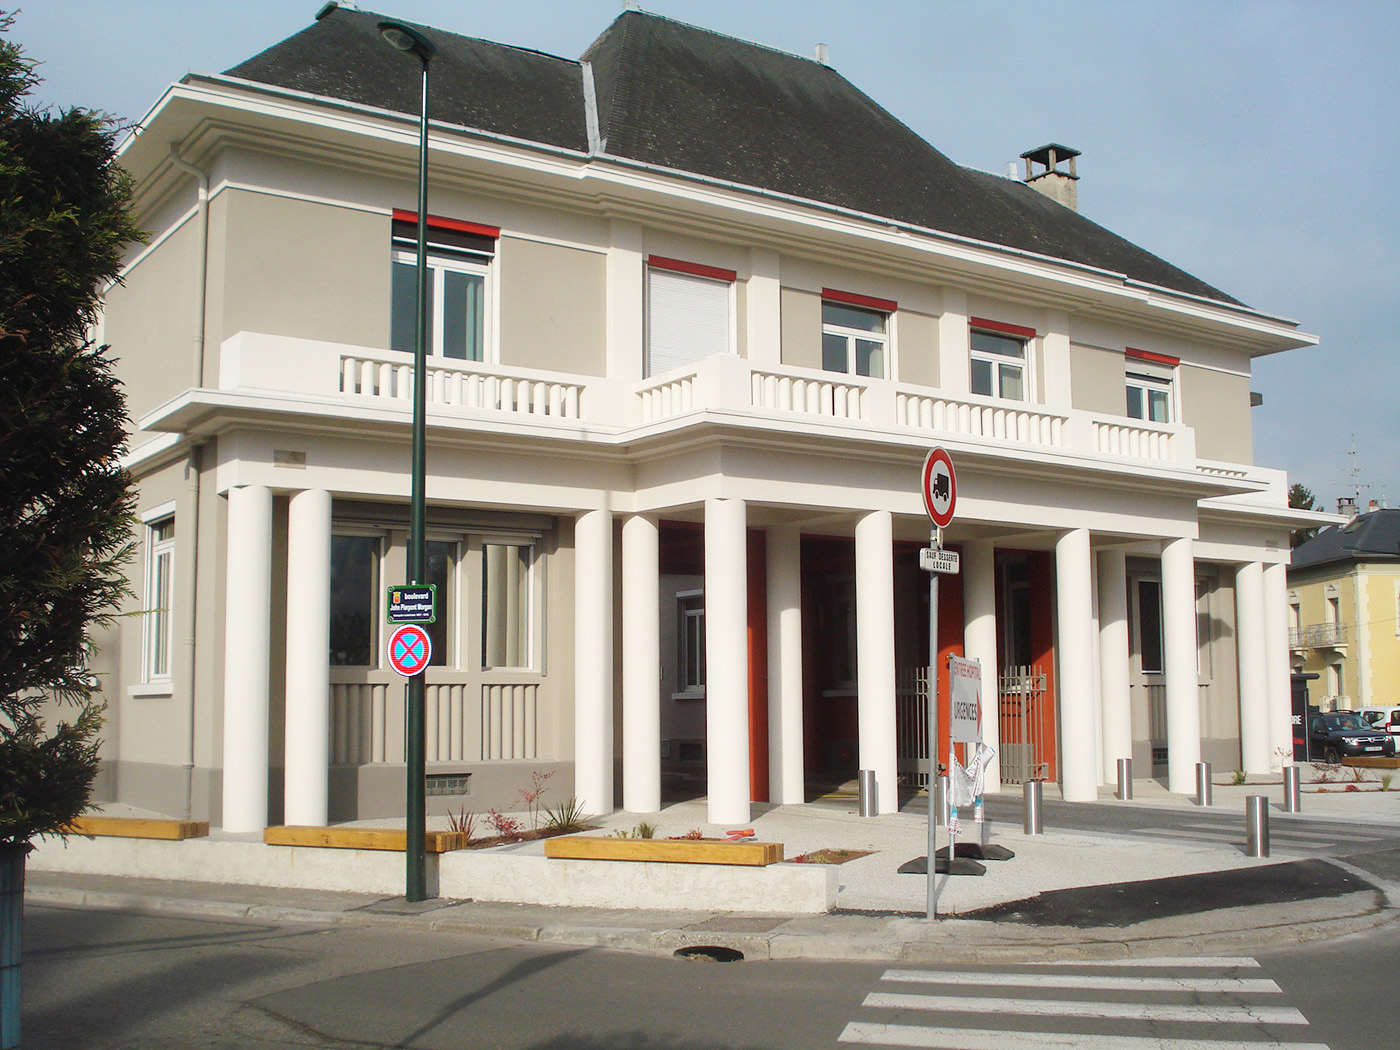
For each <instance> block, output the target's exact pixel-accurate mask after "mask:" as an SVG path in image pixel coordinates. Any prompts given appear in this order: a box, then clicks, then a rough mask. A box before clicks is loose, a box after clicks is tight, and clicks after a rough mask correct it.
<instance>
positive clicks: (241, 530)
mask: <svg viewBox="0 0 1400 1050" xmlns="http://www.w3.org/2000/svg"><path fill="white" fill-rule="evenodd" d="M227 576H228V580H227V584H226V586H225V592H224V603H225V615H224V622H225V626H224V797H223V810H224V830H225V831H231V832H240V833H241V832H250V831H261V830H262V829H263V828H265V827H266V826H267V754H268V747H267V710H268V690H269V684H268V683H269V671H270V670H271V636H270V633H271V630H272V492H271V491H270V490H269V489H267V488H264V487H263V486H261V485H249V486H245V487H240V488H234V489H230V490H229V493H228V573H227ZM327 655H328V658H329V654H327Z"/></svg>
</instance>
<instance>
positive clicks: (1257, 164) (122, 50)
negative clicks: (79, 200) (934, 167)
mask: <svg viewBox="0 0 1400 1050" xmlns="http://www.w3.org/2000/svg"><path fill="white" fill-rule="evenodd" d="M21 3H23V4H24V7H22V8H21V10H20V13H19V16H18V19H17V22H16V25H15V27H14V29H13V31H12V32H13V37H14V39H15V40H17V41H18V42H19V43H21V44H22V45H23V46H24V47H25V49H26V50H27V51H28V53H29V54H30V56H31V57H33V58H36V59H39V60H41V61H42V62H44V65H43V67H42V68H41V73H42V74H43V76H44V77H45V83H44V84H43V85H42V86H41V88H40V90H39V98H40V100H42V101H45V102H51V103H53V104H56V105H58V106H69V105H82V106H87V107H91V108H97V109H104V110H107V111H108V112H110V113H113V114H115V115H117V116H119V117H122V118H125V119H127V120H129V121H134V120H139V119H140V117H141V116H142V115H143V114H144V113H145V112H146V111H147V109H149V107H150V106H151V105H152V104H153V103H154V102H155V101H156V100H157V99H158V98H159V96H160V93H161V91H162V90H163V89H164V87H165V86H166V85H167V84H169V83H170V82H172V81H175V80H178V79H179V78H180V77H181V76H183V75H184V74H185V73H186V72H187V71H189V70H195V71H198V72H221V71H223V70H224V69H227V68H228V67H230V66H232V65H234V64H236V63H237V62H239V61H241V60H242V59H244V58H247V57H249V56H251V55H253V54H256V53H257V52H259V51H261V50H263V49H264V48H266V47H268V46H270V45H272V44H274V43H276V42H277V41H279V40H281V39H283V38H285V37H287V36H289V35H291V34H292V33H294V32H296V31H297V30H299V29H301V28H302V27H304V26H305V25H308V24H310V22H311V21H312V20H313V18H314V16H315V14H316V12H317V10H319V8H320V7H321V0H122V2H120V3H118V2H116V0H12V2H11V3H8V4H6V0H0V4H5V6H19V5H20V4H21ZM359 6H360V7H361V8H362V9H371V10H377V11H381V12H384V13H387V14H393V15H396V16H399V17H402V18H405V19H409V20H412V21H416V22H422V23H426V24H428V25H432V26H437V27H440V28H442V29H447V30H451V31H453V32H458V33H464V34H466V35H469V36H479V37H484V38H487V39H491V40H498V41H502V42H504V43H510V44H518V45H520V46H523V47H529V48H534V49H537V50H540V51H547V52H551V53H554V54H559V55H564V56H566V57H569V58H577V57H578V56H579V55H580V54H581V53H582V52H583V50H584V49H585V48H586V47H587V46H588V44H589V43H590V42H591V41H592V40H593V39H594V38H595V37H596V36H597V35H598V34H599V33H600V32H602V30H603V29H604V28H605V27H606V26H607V24H608V23H609V22H610V21H611V19H612V18H613V17H614V16H615V15H616V14H617V13H618V12H619V11H621V10H622V7H623V5H622V3H621V0H508V2H500V0H492V2H474V0H374V2H373V3H370V2H368V0H366V2H362V3H361V4H360V5H359ZM641 6H642V7H644V8H645V9H647V10H649V11H655V12H657V13H659V14H663V15H668V16H670V17H673V18H679V19H682V20H684V21H687V22H692V23H694V24H697V25H701V26H705V27H708V28H711V29H715V30H718V31H720V32H724V33H730V34H732V35H734V36H738V37H742V38H744V39H748V40H754V41H757V42H759V43H763V44H767V45H769V46H772V47H777V48H781V49H783V50H786V51H793V52H798V53H801V54H811V53H812V49H813V48H814V46H815V45H816V44H817V43H825V44H827V45H828V46H829V48H830V55H831V63H832V65H834V66H835V67H836V68H837V69H838V70H839V71H840V72H841V73H843V74H844V75H845V76H846V77H847V78H848V79H850V80H851V81H852V82H854V83H855V84H856V85H857V86H858V87H860V88H861V89H862V90H864V91H865V92H866V93H867V94H869V95H870V96H871V97H873V98H874V99H875V100H876V101H878V102H880V103H881V104H882V105H884V106H885V107H886V108H887V109H889V110H890V111H892V112H893V113H894V114H895V115H896V116H898V117H899V118H900V119H902V120H903V121H904V122H905V123H907V124H908V125H909V126H910V127H912V128H914V130H916V131H917V132H919V133H920V134H921V135H923V136H924V137H925V138H926V139H928V141H929V142H931V143H932V144H933V145H934V146H935V147H937V148H938V149H940V150H942V151H943V152H944V153H945V154H947V155H948V156H950V157H951V158H952V159H953V160H956V161H958V162H959V163H962V164H967V165H970V166H973V167H978V168H984V169H987V170H990V171H1000V170H1001V169H1002V167H1003V166H1004V164H1005V163H1006V162H1007V161H1008V160H1012V159H1014V158H1016V157H1017V156H1018V155H1019V154H1020V153H1021V152H1022V151H1023V150H1026V149H1030V148H1032V147H1035V146H1039V145H1042V144H1044V143H1046V142H1052V141H1053V142H1063V143H1065V144H1067V145H1070V146H1073V147H1075V148H1076V149H1079V150H1081V151H1082V152H1083V156H1082V157H1081V158H1080V161H1079V173H1080V176H1081V180H1080V186H1079V193H1080V197H1079V200H1080V210H1081V211H1082V212H1083V213H1084V214H1086V215H1087V216H1089V217H1090V218H1092V219H1094V220H1095V221H1096V222H1099V223H1101V224H1102V225H1104V226H1107V227H1109V228H1110V229H1112V230H1114V231H1116V232H1118V233H1120V234H1122V235H1124V236H1126V237H1128V238H1129V239H1131V240H1134V241H1136V242H1137V243H1138V244H1141V245H1142V246H1143V247H1145V248H1147V249H1149V250H1150V251H1153V252H1155V253H1157V254H1158V255H1161V256H1163V257H1164V258H1166V259H1167V260H1169V261H1171V262H1173V263H1175V264H1176V265H1178V266H1180V267H1182V268H1183V269H1185V270H1187V271H1189V272H1191V273H1194V274H1196V275H1197V276H1199V277H1201V278H1202V279H1204V280H1206V281H1209V282H1210V283H1211V284H1213V285H1215V286H1216V287H1218V288H1222V289H1224V290H1225V291H1227V292H1229V293H1230V294H1232V295H1234V296H1236V297H1237V298H1239V299H1242V300H1243V301H1245V302H1247V303H1249V304H1250V305H1251V306H1253V307H1255V308H1257V309H1260V310H1263V311H1265V312H1267V313H1273V314H1279V315H1282V316H1285V317H1291V318H1294V319H1296V320H1298V321H1300V322H1302V327H1303V329H1304V330H1305V331H1308V332H1311V333H1314V334H1316V335H1318V336H1319V337H1321V343H1320V344H1319V345H1318V346H1317V347H1316V348H1314V349H1309V350H1297V351H1291V352H1289V353H1286V354H1282V355H1277V356H1274V357H1269V358H1265V359H1263V360H1261V361H1260V362H1258V363H1257V364H1256V367H1255V376H1254V382H1253V388H1254V389H1255V390H1256V391H1259V392H1260V393H1262V394H1263V395H1264V405H1263V406H1262V407H1261V408H1256V409H1255V410H1254V429H1255V444H1256V450H1255V458H1256V461H1257V462H1260V463H1263V464H1266V465H1268V466H1274V467H1282V468H1284V469H1286V470H1288V472H1289V474H1290V477H1291V479H1292V480H1294V481H1299V482H1302V483H1303V484H1305V485H1307V486H1308V487H1309V488H1311V489H1312V490H1313V491H1314V492H1315V493H1316V494H1317V495H1318V496H1319V498H1321V499H1322V500H1323V501H1325V503H1326V505H1327V507H1328V508H1329V509H1331V508H1333V507H1334V506H1335V501H1336V498H1337V497H1338V496H1339V495H1343V494H1346V493H1348V492H1350V491H1352V490H1353V488H1354V486H1355V484H1356V483H1357V482H1358V481H1359V483H1360V484H1361V485H1363V486H1368V487H1365V488H1363V489H1362V491H1361V498H1362V501H1363V505H1364V503H1365V501H1366V500H1368V499H1380V498H1382V497H1385V499H1386V501H1387V503H1388V504H1389V505H1391V506H1395V505H1400V440H1397V439H1398V438H1400V412H1397V406H1396V399H1397V393H1400V340H1397V337H1396V335H1395V333H1394V332H1392V331H1391V329H1392V328H1394V327H1396V320H1397V318H1396V315H1397V312H1400V194H1397V193H1396V192H1394V190H1393V183H1394V180H1395V174H1396V170H1395V169H1396V164H1397V161H1400V118H1398V117H1397V113H1398V112H1400V107H1398V106H1397V102H1400V60H1397V56H1400V3H1396V2H1395V0H1132V2H1122V0H1067V2H1065V3H1061V4H1046V3H1043V2H1035V0H979V2H975V3H974V2H970V0H863V2H855V0H843V2H835V0H649V2H643V3H642V5H641ZM1353 438H1354V440H1355V445H1356V456H1355V459H1354V463H1355V466H1356V467H1357V468H1358V469H1359V477H1356V478H1353V475H1352V466H1353V458H1352V457H1351V456H1350V455H1349V452H1350V449H1351V446H1352V441H1353Z"/></svg>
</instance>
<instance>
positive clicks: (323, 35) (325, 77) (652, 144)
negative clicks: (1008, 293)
mask: <svg viewBox="0 0 1400 1050" xmlns="http://www.w3.org/2000/svg"><path fill="white" fill-rule="evenodd" d="M383 17H384V16H382V15H378V14H374V13H372V12H368V11H356V10H350V9H346V8H340V7H335V6H333V5H327V9H326V10H325V12H324V13H323V15H322V16H321V17H319V18H318V20H317V21H316V22H315V23H314V24H313V25H311V26H309V27H308V28H306V29H304V30H302V31H301V32H300V33H297V34H295V35H293V36H291V37H289V38H287V39H286V40H284V41H282V42H281V43H279V44H276V45H274V46H273V47H270V48H268V49H267V50H266V51H264V52H262V53H261V54H259V55H256V56H254V57H253V58H250V59H248V60H247V61H246V62H242V63H240V64H238V65H236V66H234V67H233V68H232V69H230V70H228V71H227V72H228V75H230V76H234V77H239V78H242V79H246V80H250V81H255V82H258V83H263V84H268V85H272V86H276V87H281V88H290V89H294V90H297V91H302V92H307V93H309V94H312V95H320V96H324V97H328V98H335V99H342V100H345V101H349V102H356V103H360V104H363V105H367V106H373V107H377V108H381V109H387V110H392V111H396V112H401V113H408V114H417V112H418V109H419V101H420V96H419V89H420V81H419V78H418V77H417V76H416V75H415V74H416V71H417V70H416V67H415V66H414V65H413V64H412V62H411V60H410V59H408V58H407V57H406V56H405V55H403V54H400V53H396V52H394V51H393V50H392V49H390V48H389V47H387V46H386V45H385V44H384V42H383V40H382V39H381V37H380V34H379V32H378V29H377V23H378V22H379V21H380V20H381V19H382V18H383ZM419 28H420V29H421V30H422V32H423V33H424V34H425V35H426V36H428V37H429V39H431V40H432V42H433V43H434V44H435V45H436V46H437V48H438V54H437V56H436V57H435V58H434V59H433V61H432V67H431V73H432V87H431V91H430V94H429V115H430V117H431V118H432V119H433V120H435V121H441V122H443V123H446V124H453V125H459V126H461V127H463V128H465V129H469V130H480V131H486V132H490V133H493V134H498V135H505V136H509V137H512V138H517V139H523V140H525V141H527V142H536V143H540V144H543V145H547V146H552V147H556V148H563V149H568V150H575V151H578V152H580V153H587V152H589V151H590V143H589V134H588V109H587V107H588V104H589V98H588V93H587V92H586V90H585V77H584V63H587V64H588V66H589V67H590V69H591V73H592V79H593V85H594V92H593V94H594V100H595V102H596V111H597V127H598V136H597V141H596V142H595V144H594V147H595V148H594V149H593V152H594V153H596V154H598V155H603V156H608V157H615V158H621V159H626V160H630V161H637V162H642V163H645V164H649V165H655V166H657V167H661V168H668V169H673V170H676V171H678V172H688V173H693V174H697V175H702V176H706V177H709V178H714V179H720V180H724V181H727V182H732V183H736V184H738V185H741V186H746V187H752V188H755V189H759V190H766V191H771V192H776V193H780V194H784V195H789V196H792V197H796V198H800V199H805V200H809V201H813V202H817V203H820V204H825V205H832V206H836V207H839V208H844V209H850V210H853V211H857V212H861V213H865V214H868V215H872V216H876V217H879V218H884V219H889V220H893V221H895V222H898V223H902V224H908V225H912V226H918V227H923V228H926V229H930V230H934V231H938V232H942V233H947V234H952V235H954V236H957V237H964V238H971V239H973V240H977V241H983V242H989V243H991V244H995V245H1000V246H1004V247H1006V248H1011V249H1015V250H1018V251H1024V252H1031V253H1034V254H1037V255H1042V256H1048V257H1050V258H1054V259H1060V260H1063V261H1065V262H1069V263H1074V264H1078V265H1082V266H1089V267H1093V268H1096V269H1101V270H1107V271H1111V272H1114V273H1120V274H1123V275H1125V276H1126V277H1128V278H1130V279H1132V280H1135V281H1139V282H1143V283H1146V284H1151V285H1158V286H1161V287H1164V288H1167V289H1171V290H1173V291H1177V292H1183V293H1186V294H1188V295H1193V296H1201V297H1204V298H1208V299H1214V300H1217V301H1221V302H1225V303H1232V304H1236V305H1238V304H1239V303H1238V300H1236V299H1234V298H1233V297H1231V296H1229V295H1227V294H1226V293H1224V292H1222V291H1220V290H1219V289H1217V288H1214V287H1212V286H1211V285H1209V284H1207V283H1205V282H1204V281H1201V280H1199V279H1198V278H1196V277H1193V276H1192V275H1191V274H1188V273H1186V272H1185V271H1183V270H1181V269H1178V268H1177V267H1175V266H1173V265H1171V264H1170V263H1168V262H1166V261H1165V260H1163V259H1160V258H1158V257H1157V256H1156V255H1153V254H1152V253H1151V252H1148V251H1146V250H1144V249H1142V248H1140V247H1138V246H1137V245H1135V244H1133V243H1132V242H1130V241H1128V240H1126V239H1124V238H1122V237H1119V236H1118V235H1117V234H1115V233H1113V232H1111V231H1109V230H1107V229H1105V228H1104V227H1102V226H1100V225H1098V224H1097V223H1095V222H1092V221H1091V220H1089V219H1087V218H1085V217H1084V216H1083V215H1080V214H1079V213H1078V212H1076V211H1074V210H1072V209H1070V208H1067V207H1064V206H1063V205H1060V204H1058V203H1056V202H1055V201H1053V200H1051V199H1049V198H1048V197H1046V196H1044V195H1043V194H1041V193H1039V192H1037V191H1036V190H1034V189H1031V188H1030V187H1028V186H1026V185H1024V184H1023V183H1021V182H1020V181H1019V180H1016V179H1008V178H1003V177H1001V176H997V175H991V174H988V173H986V172H981V171H976V170H974V169H971V168H966V167H963V166H961V165H959V164H956V163H954V162H953V161H952V160H950V159H949V158H947V157H946V156H944V155H943V154H942V153H940V152H939V151H938V150H936V149H934V148H933V146H931V145H929V144H928V143H927V142H925V141H924V140H923V139H922V138H920V137H919V136H918V135H916V134H915V133H914V132H913V131H911V130H910V129H909V128H908V127H906V126H905V125H904V124H902V123H901V122H900V121H899V120H897V119H896V118H895V117H894V116H893V115H892V114H890V113H889V112H888V111H886V110H885V109H884V108H882V107H881V106H880V105H879V104H878V103H876V102H875V101H874V100H872V99H871V98H870V97H869V96H867V95H866V94H864V93H863V92H862V91H860V90H859V89H858V88H857V87H856V86H855V85H853V84H852V83H850V82H849V81H848V80H846V79H845V77H843V76H841V74H839V73H837V72H836V71H835V70H834V69H832V68H830V67H828V66H825V65H823V64H821V63H819V62H817V61H814V60H812V59H807V58H802V57H799V56H796V55H791V54H787V53H785V52H781V51H776V50H773V49H772V48H768V47H764V46H762V45H759V44H753V43H749V42H747V41H743V40H738V39H735V38H733V37H729V36H725V35H723V34H720V33H715V32H711V31H709V30H706V29H700V28H697V27H695V26H691V25H687V24H685V23H682V22H677V21H674V20H672V19H669V18H664V17H661V16H659V15H654V14H648V13H645V12H641V11H627V12H624V13H623V14H622V15H620V16H619V17H618V18H617V19H616V20H615V21H614V22H613V23H612V24H611V25H610V26H609V27H608V28H607V30H606V31H604V33H603V34H602V35H601V36H600V37H599V38H598V39H597V40H596V41H595V42H594V43H593V44H592V46H590V47H589V48H588V50H587V51H586V52H585V53H584V56H583V59H582V61H573V60H570V59H564V58H559V57H556V56H553V55H547V54H544V53H542V52H539V51H532V50H528V49H526V48H520V47H512V46H510V45H506V44H497V43H491V42H489V41H485V40H477V39H474V38H471V37H465V36H460V35H458V34H455V33H449V32H446V31H443V30H439V29H434V28H431V27H427V26H421V27H419Z"/></svg>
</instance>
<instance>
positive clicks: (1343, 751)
mask: <svg viewBox="0 0 1400 1050" xmlns="http://www.w3.org/2000/svg"><path fill="white" fill-rule="evenodd" d="M1396 740H1397V737H1394V736H1392V735H1391V734H1389V733H1384V732H1380V731H1379V730H1376V729H1374V728H1372V726H1371V725H1370V724H1369V723H1368V722H1367V721H1366V720H1365V719H1363V718H1362V717H1361V715H1360V713H1359V712H1357V711H1333V712H1331V713H1330V714H1325V715H1314V716H1313V719H1312V721H1311V722H1309V723H1308V755H1309V757H1311V758H1313V759H1318V758H1322V759H1323V760H1325V761H1327V762H1340V761H1341V760H1342V759H1344V758H1355V757H1358V756H1361V757H1364V756H1370V757H1372V758H1375V757H1390V756H1393V755H1394V754H1395V744H1396Z"/></svg>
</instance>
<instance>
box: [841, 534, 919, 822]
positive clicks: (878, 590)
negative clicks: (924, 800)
mask: <svg viewBox="0 0 1400 1050" xmlns="http://www.w3.org/2000/svg"><path fill="white" fill-rule="evenodd" d="M934 655H935V656H936V655H937V654H934ZM856 694H857V695H856V720H857V724H858V726H859V730H858V732H859V736H860V746H859V750H860V768H861V769H873V770H874V771H875V790H876V796H877V803H878V806H879V812H881V813H897V812H898V811H899V752H898V748H897V746H896V744H895V674H894V518H893V517H892V516H891V514H890V512H889V511H886V510H877V511H871V512H870V513H869V514H866V515H865V516H864V517H862V518H861V519H860V520H859V521H858V522H856Z"/></svg>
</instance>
